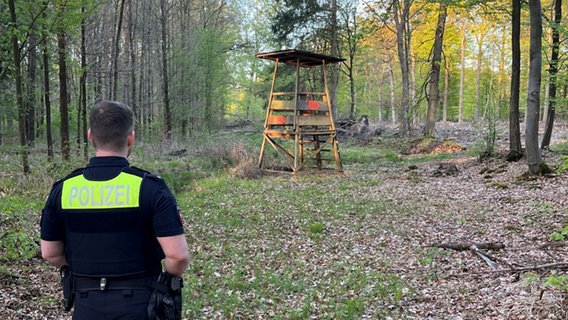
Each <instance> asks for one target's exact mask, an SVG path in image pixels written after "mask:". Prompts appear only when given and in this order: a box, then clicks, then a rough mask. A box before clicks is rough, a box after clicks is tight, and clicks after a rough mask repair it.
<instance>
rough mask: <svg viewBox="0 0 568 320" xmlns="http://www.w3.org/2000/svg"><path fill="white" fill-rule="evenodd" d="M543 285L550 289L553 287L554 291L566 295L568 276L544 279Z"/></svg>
mask: <svg viewBox="0 0 568 320" xmlns="http://www.w3.org/2000/svg"><path fill="white" fill-rule="evenodd" d="M544 284H546V285H547V286H550V287H555V288H556V289H558V290H560V291H563V292H566V293H568V276H567V275H555V276H549V277H546V280H545V281H544Z"/></svg>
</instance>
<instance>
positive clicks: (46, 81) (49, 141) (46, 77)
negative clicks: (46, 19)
mask: <svg viewBox="0 0 568 320" xmlns="http://www.w3.org/2000/svg"><path fill="white" fill-rule="evenodd" d="M44 16H45V13H44ZM42 51H43V53H42V56H43V104H44V106H45V135H46V140H47V158H48V159H49V160H50V161H51V160H53V135H52V132H51V95H50V93H49V91H50V90H51V89H50V85H49V48H48V45H47V35H46V34H43V40H42Z"/></svg>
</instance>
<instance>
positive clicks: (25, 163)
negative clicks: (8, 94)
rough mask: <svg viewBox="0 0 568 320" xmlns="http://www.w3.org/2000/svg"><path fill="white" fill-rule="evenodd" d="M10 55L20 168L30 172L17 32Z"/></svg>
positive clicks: (14, 19)
mask: <svg viewBox="0 0 568 320" xmlns="http://www.w3.org/2000/svg"><path fill="white" fill-rule="evenodd" d="M14 2H15V1H14V0H10V1H8V6H9V7H10V20H11V23H12V26H13V27H14V28H15V27H16V26H17V25H18V21H17V20H18V19H17V17H16V4H15V3H14ZM12 57H13V59H14V71H15V73H16V100H17V103H18V131H19V133H20V147H21V153H22V170H23V172H24V173H25V174H28V173H30V172H31V171H30V164H29V160H28V143H27V141H26V132H25V119H26V109H25V105H24V97H23V88H22V67H21V64H20V63H21V53H20V45H19V43H18V36H17V32H13V33H12Z"/></svg>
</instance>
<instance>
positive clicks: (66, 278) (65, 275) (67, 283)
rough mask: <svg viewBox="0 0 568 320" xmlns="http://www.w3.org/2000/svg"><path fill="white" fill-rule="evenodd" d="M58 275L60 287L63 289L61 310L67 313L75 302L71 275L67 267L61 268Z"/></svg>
mask: <svg viewBox="0 0 568 320" xmlns="http://www.w3.org/2000/svg"><path fill="white" fill-rule="evenodd" d="M59 275H60V276H61V287H62V289H63V309H65V311H69V310H71V308H73V302H75V293H74V292H73V291H74V288H73V275H72V274H71V271H70V270H69V267H68V266H63V267H61V269H59Z"/></svg>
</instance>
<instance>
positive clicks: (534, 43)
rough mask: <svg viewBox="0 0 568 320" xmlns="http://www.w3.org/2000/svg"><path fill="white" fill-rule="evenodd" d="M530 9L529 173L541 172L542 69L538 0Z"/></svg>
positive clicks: (527, 138)
mask: <svg viewBox="0 0 568 320" xmlns="http://www.w3.org/2000/svg"><path fill="white" fill-rule="evenodd" d="M529 11H530V26H531V32H530V50H529V55H530V65H529V85H528V92H527V123H526V135H525V145H526V148H527V162H528V167H529V174H532V175H534V174H538V173H540V172H541V165H542V155H541V153H540V149H539V147H538V122H539V120H540V117H539V111H540V81H541V70H542V53H541V50H542V9H541V4H540V0H529Z"/></svg>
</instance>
